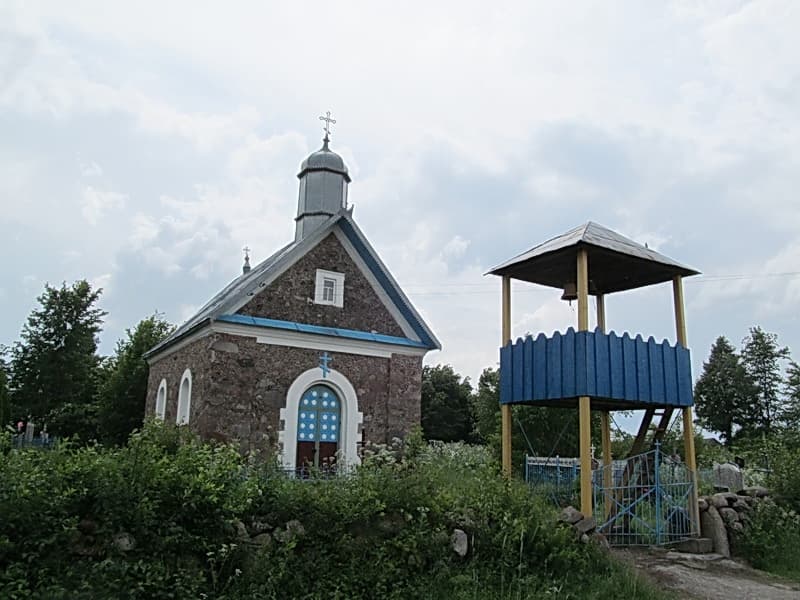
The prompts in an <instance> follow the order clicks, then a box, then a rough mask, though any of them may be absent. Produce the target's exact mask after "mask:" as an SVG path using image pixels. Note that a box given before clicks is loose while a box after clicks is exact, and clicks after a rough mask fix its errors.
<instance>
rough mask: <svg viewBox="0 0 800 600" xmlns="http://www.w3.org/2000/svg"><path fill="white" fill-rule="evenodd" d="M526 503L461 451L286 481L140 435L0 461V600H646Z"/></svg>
mask: <svg viewBox="0 0 800 600" xmlns="http://www.w3.org/2000/svg"><path fill="white" fill-rule="evenodd" d="M540 502H541V501H540V500H537V499H536V498H535V497H533V496H532V495H531V494H530V493H529V492H528V490H527V489H526V488H525V486H524V485H523V484H522V483H520V482H513V481H512V482H509V481H506V480H505V479H503V478H502V477H501V476H499V475H498V468H497V465H496V464H495V462H494V461H493V460H492V459H491V458H490V456H489V454H488V453H487V452H486V451H485V450H484V449H482V448H477V447H471V446H466V445H461V444H451V445H443V446H437V447H428V446H425V445H424V444H423V443H422V441H421V439H420V438H419V436H412V438H411V439H410V440H409V442H408V443H406V444H405V445H404V446H401V447H399V448H394V449H378V451H376V452H374V453H372V454H371V455H370V456H369V457H367V458H365V460H364V465H363V466H362V467H361V468H359V469H358V470H356V471H355V472H353V473H352V474H349V475H346V476H342V477H339V478H336V479H335V480H321V479H320V480H317V479H312V480H296V479H289V478H286V477H285V476H283V475H281V474H279V473H277V472H276V471H275V469H273V468H270V466H269V465H260V466H255V465H253V464H249V463H248V460H247V459H246V458H245V457H242V456H241V455H240V454H239V453H238V452H237V451H236V450H235V449H233V448H231V447H229V446H221V445H211V444H207V443H202V442H200V441H198V440H197V439H196V438H195V437H194V436H192V435H190V434H188V433H187V432H186V431H185V430H183V429H179V428H175V427H170V426H163V425H156V424H148V425H147V426H146V427H145V428H144V430H143V431H142V432H140V433H136V434H134V435H133V436H132V437H131V439H130V440H129V442H128V444H127V445H126V446H125V447H123V448H116V449H106V448H102V447H83V448H79V447H74V446H70V445H69V444H62V445H60V446H59V447H57V448H56V449H53V450H51V451H35V450H10V451H9V452H8V454H7V456H6V457H5V460H4V461H3V462H2V464H0V514H1V515H3V518H2V520H0V597H2V598H9V599H16V598H47V599H60V598H64V599H67V598H70V599H72V598H78V599H82V598H87V599H88V598H177V599H183V598H186V599H188V598H192V599H195V598H209V599H211V598H215V599H219V600H223V599H225V600H234V599H237V598H254V597H257V598H293V597H295V598H376V597H380V598H401V597H402V598H431V597H435V598H507V597H513V598H539V597H543V596H544V597H553V598H618V597H629V598H658V597H661V596H660V595H659V594H658V592H656V591H653V590H652V589H651V588H649V587H647V586H645V585H644V584H643V583H642V582H641V581H639V580H638V579H637V578H636V577H633V576H632V575H631V574H630V573H629V572H628V571H627V570H626V569H625V568H624V567H622V566H620V565H618V564H617V563H616V562H614V561H613V560H612V559H610V558H609V557H608V555H607V554H605V553H603V552H602V551H601V550H600V549H598V548H597V547H595V546H594V545H591V544H589V545H583V544H580V543H578V542H576V541H575V539H574V536H573V534H572V532H571V530H570V529H569V528H566V527H560V526H558V525H557V524H556V520H555V515H554V512H553V510H552V509H551V508H550V507H548V506H545V505H542V504H541V503H540ZM245 526H247V529H248V530H249V531H243V529H244V528H245ZM455 528H459V529H462V530H463V531H464V532H466V534H467V536H468V540H469V546H470V550H469V553H468V555H467V556H466V557H464V558H461V557H459V556H458V555H457V554H455V552H454V551H453V549H452V547H451V535H452V534H453V530H454V529H455ZM134 541H135V544H133V542H134ZM131 545H132V546H133V547H131Z"/></svg>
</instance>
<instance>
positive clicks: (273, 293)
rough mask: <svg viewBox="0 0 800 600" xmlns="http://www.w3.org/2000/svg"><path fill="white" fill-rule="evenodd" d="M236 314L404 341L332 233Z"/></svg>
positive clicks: (381, 302) (379, 300) (397, 327)
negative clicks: (388, 336) (364, 332)
mask: <svg viewBox="0 0 800 600" xmlns="http://www.w3.org/2000/svg"><path fill="white" fill-rule="evenodd" d="M326 280H327V281H326ZM340 305H341V306H340ZM237 314H240V315H246V316H251V317H263V318H268V319H276V320H281V321H293V322H298V323H306V324H311V325H322V326H325V327H337V328H342V329H353V330H358V331H367V332H372V331H374V332H377V333H381V334H385V335H391V336H397V337H407V335H406V333H405V332H404V331H403V328H402V327H401V326H400V324H399V323H398V321H397V320H396V319H395V318H394V317H393V316H392V314H391V313H390V312H389V310H388V309H387V307H386V305H385V304H384V302H383V301H382V300H381V298H380V297H379V296H378V294H377V293H376V292H375V289H374V288H373V286H372V285H371V283H370V282H369V280H368V279H367V277H366V276H365V275H364V273H363V272H362V271H361V269H360V268H359V266H358V265H357V264H356V262H355V261H354V260H353V259H352V258H351V256H350V254H349V253H348V251H347V250H346V249H345V247H344V246H343V245H342V242H340V241H339V239H338V238H337V236H336V234H335V233H333V231H331V232H330V233H329V234H328V235H327V236H325V237H324V238H323V239H322V240H321V241H320V242H319V243H318V244H316V245H315V246H314V247H312V248H311V249H310V250H309V251H308V252H306V254H305V255H304V256H302V257H301V258H300V259H299V260H297V261H296V262H295V263H294V264H293V265H292V266H291V267H289V268H288V269H287V270H286V271H284V272H283V273H282V274H281V275H279V276H278V277H277V278H276V279H275V280H274V281H272V282H271V283H270V284H269V285H268V286H267V287H266V288H264V289H263V290H261V291H260V292H258V293H257V294H256V295H255V296H254V297H253V298H252V299H251V300H250V301H249V302H248V303H247V304H245V305H244V306H243V307H242V308H240V309H239V310H238V311H237Z"/></svg>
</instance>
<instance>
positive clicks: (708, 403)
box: [694, 336, 756, 446]
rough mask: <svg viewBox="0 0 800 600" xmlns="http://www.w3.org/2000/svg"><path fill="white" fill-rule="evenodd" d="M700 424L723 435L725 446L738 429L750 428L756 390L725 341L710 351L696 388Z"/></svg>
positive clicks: (717, 342)
mask: <svg viewBox="0 0 800 600" xmlns="http://www.w3.org/2000/svg"><path fill="white" fill-rule="evenodd" d="M694 398H695V402H696V413H697V421H698V423H699V424H700V425H701V426H702V427H704V428H705V429H708V430H709V431H717V432H719V433H720V434H721V436H722V439H723V441H724V442H725V445H726V446H730V445H731V443H732V442H733V435H734V431H735V430H736V429H739V428H741V427H743V426H745V425H746V424H747V419H748V418H749V412H750V410H751V409H750V407H751V406H752V405H753V404H754V402H755V399H756V388H755V385H754V384H753V382H752V380H751V378H750V375H749V374H748V371H747V370H746V369H745V367H744V365H743V364H742V361H741V359H740V358H739V355H738V354H737V353H736V350H735V348H734V347H733V346H732V345H731V343H730V342H729V341H728V340H727V339H726V338H725V337H722V336H720V337H718V338H717V340H716V341H715V342H714V345H713V346H712V347H711V354H710V356H709V357H708V360H707V361H706V362H704V363H703V373H702V374H701V375H700V378H699V379H698V380H697V383H696V384H695V388H694Z"/></svg>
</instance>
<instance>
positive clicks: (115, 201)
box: [81, 185, 127, 225]
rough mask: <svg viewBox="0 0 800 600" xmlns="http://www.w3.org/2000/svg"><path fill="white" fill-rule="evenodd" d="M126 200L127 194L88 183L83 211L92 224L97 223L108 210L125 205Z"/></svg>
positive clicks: (84, 194)
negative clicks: (100, 188) (95, 186)
mask: <svg viewBox="0 0 800 600" xmlns="http://www.w3.org/2000/svg"><path fill="white" fill-rule="evenodd" d="M126 200H127V196H125V194H120V193H118V192H113V191H110V190H105V191H104V190H98V189H96V188H94V187H92V186H90V185H87V186H86V187H85V188H84V189H83V200H82V207H81V212H82V213H83V217H84V218H85V219H86V221H87V222H88V223H89V224H90V225H97V224H98V223H99V222H100V220H101V219H102V218H103V216H104V215H105V214H106V213H107V212H109V211H111V210H114V209H119V208H122V207H123V206H125V202H126Z"/></svg>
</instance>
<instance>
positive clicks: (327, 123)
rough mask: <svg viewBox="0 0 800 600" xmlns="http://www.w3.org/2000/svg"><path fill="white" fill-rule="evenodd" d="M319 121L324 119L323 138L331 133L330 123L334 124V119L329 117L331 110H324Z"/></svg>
mask: <svg viewBox="0 0 800 600" xmlns="http://www.w3.org/2000/svg"><path fill="white" fill-rule="evenodd" d="M319 120H320V121H325V139H327V138H328V136H330V134H331V123H333V124H334V125H336V119H331V111H326V112H325V116H324V117H320V118H319Z"/></svg>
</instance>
